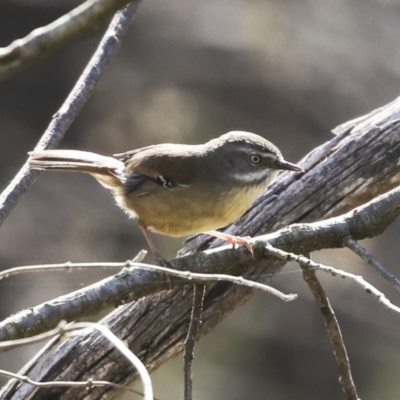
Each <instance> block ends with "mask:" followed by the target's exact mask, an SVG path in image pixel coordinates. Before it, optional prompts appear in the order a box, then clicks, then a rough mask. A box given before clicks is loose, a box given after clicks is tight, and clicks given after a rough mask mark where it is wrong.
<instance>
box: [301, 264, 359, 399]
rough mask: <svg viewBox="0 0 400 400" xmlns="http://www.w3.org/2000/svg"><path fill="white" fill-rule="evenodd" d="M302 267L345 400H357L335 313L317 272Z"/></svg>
mask: <svg viewBox="0 0 400 400" xmlns="http://www.w3.org/2000/svg"><path fill="white" fill-rule="evenodd" d="M308 258H309V257H308ZM301 267H302V269H303V277H304V280H305V281H306V282H307V284H308V287H309V288H310V291H311V293H312V294H313V295H314V298H315V301H316V302H317V305H318V307H319V310H320V311H321V314H322V317H323V319H324V322H325V326H326V329H327V331H328V336H329V340H330V342H331V346H332V349H333V354H334V356H335V359H336V365H337V366H338V370H339V383H340V385H341V387H342V390H343V393H344V395H345V398H346V400H357V399H358V395H357V389H356V386H355V384H354V381H353V377H352V374H351V368H350V361H349V358H348V355H347V350H346V346H345V344H344V341H343V336H342V332H341V330H340V326H339V322H338V320H337V318H336V315H335V312H334V311H333V309H332V307H331V304H330V302H329V299H328V297H327V296H326V293H325V291H324V289H323V287H322V285H321V283H320V282H319V280H318V278H317V276H316V274H315V270H313V269H312V268H310V267H307V266H305V265H304V264H303V265H302V266H301Z"/></svg>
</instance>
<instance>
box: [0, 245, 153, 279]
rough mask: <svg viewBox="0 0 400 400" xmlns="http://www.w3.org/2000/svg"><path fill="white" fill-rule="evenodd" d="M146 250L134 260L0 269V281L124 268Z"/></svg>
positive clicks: (140, 256) (136, 259) (137, 259)
mask: <svg viewBox="0 0 400 400" xmlns="http://www.w3.org/2000/svg"><path fill="white" fill-rule="evenodd" d="M146 254H147V251H146V250H140V251H139V253H138V254H137V255H136V256H135V257H134V259H133V260H132V261H128V262H123V263H121V262H105V263H102V262H99V263H96V262H92V263H72V262H71V261H66V262H65V263H57V264H38V265H24V266H20V267H14V268H9V269H5V270H4V271H0V281H1V280H2V279H7V278H10V277H11V276H15V275H23V274H32V273H38V272H68V273H70V272H72V270H75V271H80V270H87V269H122V268H126V267H129V266H130V265H131V263H139V262H140V261H142V260H143V258H144V257H145V256H146Z"/></svg>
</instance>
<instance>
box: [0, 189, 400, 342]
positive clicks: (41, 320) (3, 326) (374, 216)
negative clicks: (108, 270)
mask: <svg viewBox="0 0 400 400" xmlns="http://www.w3.org/2000/svg"><path fill="white" fill-rule="evenodd" d="M399 215H400V187H399V188H396V189H393V190H391V191H390V192H388V193H386V194H384V195H382V196H379V197H378V198H376V199H374V200H372V201H370V202H369V203H368V204H365V205H363V206H360V207H358V208H356V209H354V210H353V211H350V212H348V213H347V214H344V215H341V216H338V217H334V218H330V219H327V220H325V221H320V222H314V223H309V224H294V225H291V226H289V227H286V228H283V229H281V230H279V231H277V232H275V233H271V234H267V235H264V236H259V237H256V238H254V239H253V242H254V255H255V258H254V259H253V258H252V256H251V255H249V253H248V252H247V251H245V249H238V250H234V249H232V248H231V246H223V247H221V248H219V249H213V250H208V251H205V252H202V253H197V254H193V255H190V256H186V257H181V258H177V259H175V260H174V261H172V262H171V263H172V265H173V269H174V270H176V272H175V273H174V271H173V270H171V271H170V273H171V274H174V275H176V276H177V277H175V278H174V277H173V275H172V277H171V278H170V279H166V278H165V271H166V269H165V268H160V267H146V265H145V264H137V263H130V262H129V261H127V262H126V263H120V264H119V266H120V267H121V268H122V267H130V266H132V267H134V268H135V269H133V270H132V269H131V268H127V269H125V270H123V271H122V272H120V273H119V274H117V275H115V276H112V277H110V278H107V279H104V280H102V281H100V282H97V283H95V284H93V285H90V286H88V287H87V288H84V289H81V290H78V291H76V292H73V293H70V294H67V295H65V296H61V297H58V298H57V299H55V300H51V301H47V302H46V303H43V304H40V305H38V306H36V307H32V308H30V309H29V310H24V311H21V312H19V313H17V314H15V315H13V316H11V317H9V318H7V319H6V320H4V321H3V322H2V323H0V340H10V339H17V338H21V337H26V336H28V335H35V334H39V333H42V332H44V331H46V330H48V329H52V328H54V327H55V326H57V324H58V323H59V321H61V320H66V321H72V320H75V319H78V318H82V317H87V316H90V315H94V314H97V313H98V312H100V311H102V310H104V309H106V308H107V307H110V306H114V307H115V306H117V305H121V304H125V303H126V302H128V301H133V300H139V299H140V298H141V297H143V296H147V295H149V294H152V293H157V292H160V291H162V290H167V289H169V288H171V287H172V288H178V287H182V286H186V285H187V281H186V280H185V279H184V277H179V275H180V274H179V271H191V272H192V275H190V274H189V273H185V274H188V275H187V276H188V277H189V281H190V283H200V284H201V283H204V281H203V280H200V279H199V278H197V277H196V275H195V273H196V272H200V273H213V274H219V273H230V274H243V273H245V272H246V271H248V270H249V268H260V267H261V266H262V265H264V264H265V260H268V261H272V262H273V261H276V260H274V257H276V255H275V254H274V257H271V255H270V249H269V248H270V247H271V246H274V247H279V248H281V249H284V250H285V251H290V252H292V253H297V254H299V253H304V252H306V253H311V252H313V251H316V250H321V249H327V248H341V247H344V246H345V244H344V239H345V238H346V237H347V236H349V235H350V234H351V235H352V236H353V237H354V238H355V239H357V240H362V239H365V238H368V237H373V236H377V235H379V234H380V233H381V232H383V231H384V230H385V229H386V227H387V226H388V225H389V224H390V223H392V222H393V221H394V220H395V219H396V218H397V217H398V216H399ZM285 254H286V253H285ZM285 254H283V255H282V257H280V258H281V259H285V257H286V255H285ZM293 257H294V255H293ZM299 257H300V256H299ZM288 260H289V259H287V260H286V261H288ZM112 264H113V265H114V266H116V265H115V264H116V263H112ZM137 267H139V268H142V269H141V270H137V269H136V268H137ZM167 272H168V271H167ZM216 279H220V277H218V276H217V277H216Z"/></svg>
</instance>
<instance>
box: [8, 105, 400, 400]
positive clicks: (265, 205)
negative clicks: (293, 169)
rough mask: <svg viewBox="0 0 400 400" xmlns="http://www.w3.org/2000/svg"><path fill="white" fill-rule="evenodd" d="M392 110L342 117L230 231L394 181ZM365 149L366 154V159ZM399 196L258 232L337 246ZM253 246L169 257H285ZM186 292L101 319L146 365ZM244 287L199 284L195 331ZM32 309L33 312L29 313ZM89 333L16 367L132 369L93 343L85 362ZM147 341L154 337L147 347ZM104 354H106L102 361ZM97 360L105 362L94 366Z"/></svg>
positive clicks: (178, 314) (269, 271)
mask: <svg viewBox="0 0 400 400" xmlns="http://www.w3.org/2000/svg"><path fill="white" fill-rule="evenodd" d="M398 115H399V104H398V101H396V102H394V103H393V104H391V105H390V107H389V108H388V109H386V108H384V109H382V110H380V112H378V113H374V115H373V116H371V120H372V121H373V122H371V121H370V120H369V119H368V117H366V118H365V119H364V121H362V123H361V124H360V125H357V126H354V127H352V128H349V127H347V129H346V130H345V131H342V132H341V133H340V134H339V135H338V136H336V137H335V138H334V139H332V141H330V142H328V143H327V144H325V145H323V146H321V147H320V148H318V149H316V150H314V151H313V152H312V153H311V154H310V155H308V156H307V157H306V158H305V160H304V161H303V164H302V166H303V167H304V166H305V167H306V169H307V173H306V174H304V175H303V176H302V177H301V178H300V179H299V177H298V176H295V175H294V174H285V175H282V176H281V178H280V179H279V180H278V182H277V183H276V184H274V185H273V186H272V187H271V189H270V190H269V191H268V193H266V194H265V195H264V196H262V197H261V198H260V199H259V200H258V201H257V202H256V204H255V205H254V207H253V208H252V209H251V210H250V211H249V212H248V213H247V214H246V215H245V216H244V217H243V218H242V219H241V220H239V221H238V222H237V223H236V224H235V225H234V226H232V227H231V228H230V229H229V232H233V233H236V234H242V235H247V234H252V235H254V234H260V233H261V234H262V233H264V232H266V231H268V230H276V229H279V228H281V227H283V226H285V225H288V224H289V223H293V222H300V221H312V220H321V219H323V218H327V217H331V216H333V215H337V214H339V213H341V212H345V211H348V210H349V209H351V208H352V207H354V206H355V205H359V204H360V203H364V202H366V201H369V200H371V199H372V198H374V197H375V196H376V195H377V194H379V193H382V192H386V191H388V190H390V189H392V188H393V187H395V186H397V185H398V184H399V181H400V174H399V169H400V167H399V162H398V160H399V159H400V145H399V143H400V141H399V123H398V122H397V121H396V118H397V116H398ZM371 126H373V128H371ZM366 159H368V163H366V162H365V160H366ZM399 196H400V195H399V192H398V190H392V191H391V192H390V193H388V194H387V195H385V196H382V197H380V198H378V199H376V200H374V201H372V202H371V203H369V204H368V205H366V206H365V207H361V208H360V209H357V210H355V211H354V212H350V213H348V214H345V215H343V216H342V217H337V218H333V219H330V220H327V221H322V222H317V223H312V224H310V225H302V224H297V225H292V226H291V227H289V228H284V229H282V230H281V231H279V232H277V233H274V234H270V235H266V236H265V237H264V238H263V239H265V240H268V242H269V243H271V244H273V245H274V246H278V247H280V248H282V249H284V250H286V251H293V252H296V253H297V254H300V253H307V252H312V251H314V250H318V249H321V248H325V247H331V246H332V247H342V246H343V239H344V238H345V237H346V236H348V235H352V236H353V237H354V238H356V239H357V240H358V239H361V238H364V237H372V236H375V235H377V234H379V233H381V232H382V231H383V230H384V229H385V228H386V226H387V225H388V224H390V223H391V222H392V221H393V220H394V219H395V218H396V217H397V216H398V213H399V204H400V201H399ZM203 240H204V239H203V238H202V237H199V238H196V239H195V240H193V241H191V243H189V246H188V247H186V250H185V251H188V250H189V249H190V248H194V247H195V246H197V245H199V244H201V245H202V243H208V238H207V239H205V240H204V242H203ZM260 252H261V253H260ZM255 254H256V260H254V261H251V260H250V258H251V257H250V256H249V255H248V253H246V251H245V250H242V249H239V250H236V251H234V250H232V249H229V248H227V247H225V249H223V250H222V249H218V250H209V251H207V252H205V253H197V254H194V255H193V256H190V257H184V258H178V259H176V260H175V261H174V267H176V268H179V267H181V269H183V267H185V269H187V268H189V269H191V270H194V271H196V269H195V267H196V266H197V268H198V269H197V270H199V266H204V268H205V270H206V272H216V271H215V270H213V271H211V269H214V268H218V266H224V265H229V264H232V265H234V266H235V267H240V266H241V265H243V267H244V268H247V271H248V272H247V277H248V278H250V277H251V278H252V279H259V280H264V281H265V280H268V279H270V278H271V277H272V276H273V275H274V274H275V273H277V272H278V271H279V270H280V268H281V267H282V265H283V264H284V262H283V261H281V260H277V259H276V258H271V257H269V256H268V251H267V249H265V247H264V243H262V242H261V241H258V240H257V241H256V244H255ZM263 257H265V259H263ZM248 262H250V264H248ZM249 265H250V266H249ZM203 271H204V270H203ZM146 276H148V273H147V272H146V273H141V274H140V273H136V276H135V280H136V283H138V282H140V279H143V280H142V281H141V282H142V283H143V284H144V283H145V282H146ZM266 277H267V279H266ZM153 278H154V277H153ZM138 279H139V281H138ZM125 282H126V281H125ZM150 282H151V283H150ZM171 282H175V280H172V281H171ZM161 283H162V282H160V281H159V276H157V277H156V279H155V280H154V279H151V280H150V281H149V285H151V284H152V285H153V287H154V286H156V287H157V290H160V289H162V286H160V284H161ZM121 288H122V287H121ZM131 289H132V288H129V289H128V290H127V292H129V291H130V290H131ZM135 294H136V295H138V293H137V292H136V293H134V294H133V295H135ZM191 294H192V291H191V289H190V288H187V287H186V288H185V287H184V288H176V289H173V290H171V291H168V292H163V293H158V294H155V295H153V296H147V297H143V298H141V299H140V300H138V301H136V302H134V303H131V304H128V305H126V306H124V307H121V308H120V309H118V310H116V311H114V312H113V313H111V314H110V315H109V316H108V317H106V318H105V319H104V320H103V323H105V324H107V325H108V326H110V328H111V329H112V330H113V332H115V333H116V334H117V335H118V336H119V337H121V338H125V339H126V341H127V343H128V345H129V346H130V348H132V349H133V351H134V352H135V354H138V355H139V356H140V357H141V359H142V361H144V362H145V364H146V365H147V367H148V368H149V369H150V370H154V369H155V368H156V367H157V366H159V365H160V364H161V363H163V362H165V361H166V360H167V359H169V358H170V357H171V356H173V355H174V354H176V353H177V352H179V351H181V350H182V348H183V341H184V339H185V337H186V334H187V326H188V322H189V318H190V310H191V305H192V295H191ZM251 294H252V290H249V289H247V288H239V287H237V286H235V285H231V284H226V283H223V282H219V283H217V284H213V285H207V290H206V296H205V301H204V311H203V314H202V320H203V326H202V330H201V332H200V334H201V335H204V334H206V333H207V332H208V331H209V330H210V329H212V328H213V327H214V326H215V325H216V324H217V323H218V322H219V321H220V320H221V319H223V318H224V317H225V316H226V315H228V314H229V313H230V312H231V311H232V310H233V309H234V308H235V307H237V306H239V305H240V304H242V303H243V302H244V301H246V300H247V299H248V298H249V297H250V296H251ZM140 295H143V293H141V294H140ZM126 300H127V298H125V301H126ZM114 304H115V303H114ZM53 306H55V304H53V305H52V306H51V307H47V308H46V310H52V309H53ZM31 314H32V316H34V314H35V313H33V312H32V313H31ZM160 316H162V318H160ZM45 319H46V318H45ZM42 320H43V319H42ZM14 322H16V321H14ZM10 326H11V324H10ZM32 326H34V325H31V327H32ZM93 335H95V334H92V335H89V336H82V337H79V338H74V339H73V340H67V341H64V342H63V343H62V344H60V345H57V344H53V345H51V346H50V348H47V350H46V352H44V353H43V354H41V355H38V356H37V358H36V359H35V360H32V362H31V363H30V365H29V366H27V367H26V368H25V370H24V371H23V374H27V373H28V372H29V376H30V377H31V378H32V379H36V377H39V376H40V378H41V379H51V376H52V374H54V373H57V374H58V377H59V379H71V380H74V378H75V377H76V376H80V377H82V379H85V377H89V376H95V377H96V379H99V380H100V379H101V380H103V379H104V380H107V381H117V382H119V383H124V384H127V383H129V382H131V381H132V380H133V379H135V371H134V370H133V369H131V368H130V367H129V366H127V364H126V363H125V362H124V360H123V359H121V358H120V357H119V356H118V354H116V353H114V352H112V353H109V352H107V353H104V352H103V349H102V348H101V346H100V347H98V348H97V347H96V348H93V353H92V354H91V360H92V362H90V363H88V362H87V359H86V357H87V353H86V352H85V351H84V348H85V346H87V343H96V342H97V341H98V340H99V339H98V336H96V335H95V336H93ZM149 343H153V345H152V346H151V348H149ZM64 357H68V360H72V361H71V363H70V364H69V368H68V371H61V370H59V369H58V368H57V367H56V366H57V365H60V360H61V359H63V358H64ZM109 357H111V358H112V360H113V363H110V362H109ZM44 359H46V365H47V366H48V369H47V372H46V371H45V370H43V368H42V366H43V362H44ZM39 360H40V362H39ZM84 360H85V361H84ZM117 360H118V361H117ZM102 365H104V366H107V368H103V367H102ZM22 387H24V385H23V386H22ZM20 390H22V389H21V387H19V386H18V387H17V386H15V385H14V384H13V383H12V382H11V383H10V384H9V385H7V387H6V388H5V389H4V390H3V392H1V394H2V395H3V396H4V398H5V399H11V398H14V397H13V396H14V394H15V395H17V393H19V391H20ZM24 390H28V389H24ZM24 393H25V392H24ZM76 393H77V392H76V391H74V390H73V389H68V390H66V391H63V392H62V398H63V399H73V398H74V396H76ZM106 393H109V392H108V391H107V392H105V391H104V390H101V389H99V388H93V389H92V391H91V394H93V396H98V397H101V396H106ZM35 396H36V397H35ZM54 396H55V397H54V398H61V397H60V396H61V392H59V393H58V394H57V393H54ZM35 398H37V399H39V398H40V396H39V394H37V395H33V397H32V399H35ZM102 398H108V397H102Z"/></svg>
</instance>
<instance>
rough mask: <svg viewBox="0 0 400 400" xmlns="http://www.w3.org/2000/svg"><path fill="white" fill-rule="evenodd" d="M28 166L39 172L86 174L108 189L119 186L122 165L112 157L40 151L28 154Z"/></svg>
mask: <svg viewBox="0 0 400 400" xmlns="http://www.w3.org/2000/svg"><path fill="white" fill-rule="evenodd" d="M29 156H30V157H29V165H30V166H31V167H32V168H34V169H39V170H59V171H71V172H86V173H88V174H91V175H93V176H94V177H95V178H96V179H97V180H98V181H99V182H100V183H101V184H103V185H104V186H107V187H109V188H115V187H119V186H121V181H120V179H119V178H118V176H120V175H121V173H122V171H123V168H124V163H123V162H122V161H119V160H116V159H115V158H113V157H106V156H101V155H99V154H95V153H90V152H87V151H79V150H42V151H32V152H30V153H29Z"/></svg>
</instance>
